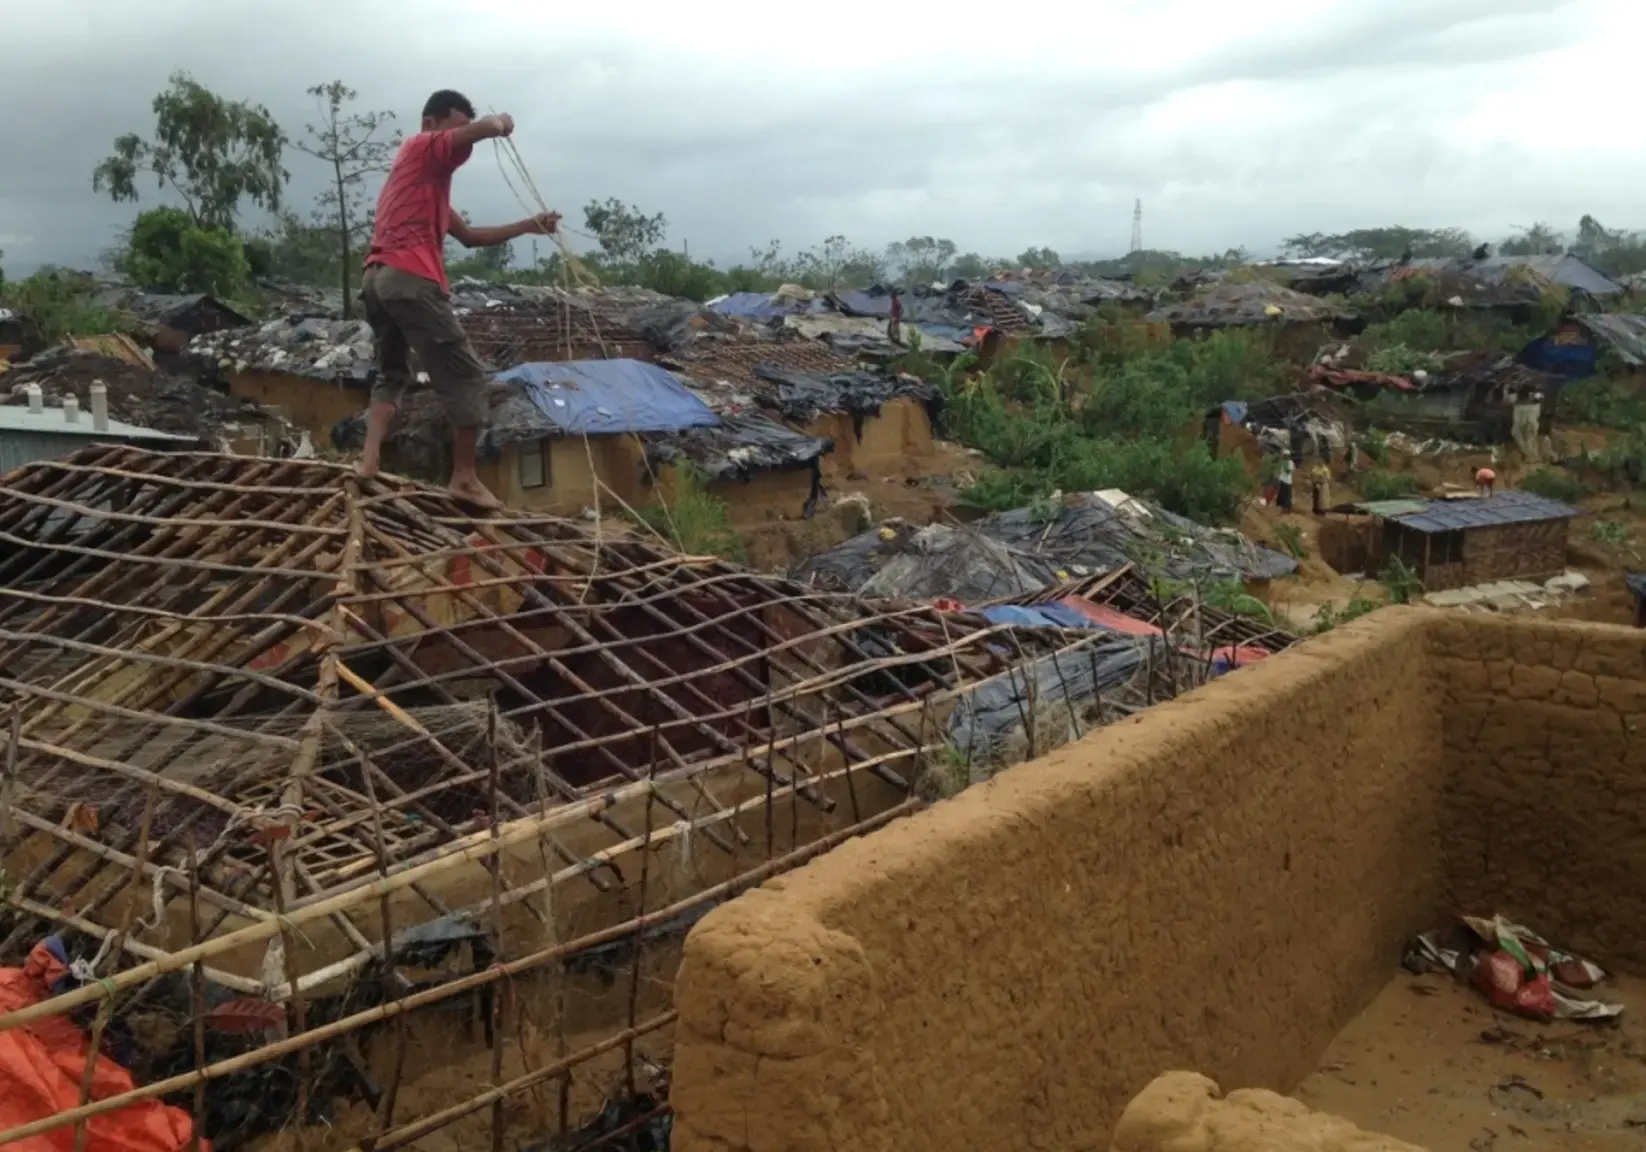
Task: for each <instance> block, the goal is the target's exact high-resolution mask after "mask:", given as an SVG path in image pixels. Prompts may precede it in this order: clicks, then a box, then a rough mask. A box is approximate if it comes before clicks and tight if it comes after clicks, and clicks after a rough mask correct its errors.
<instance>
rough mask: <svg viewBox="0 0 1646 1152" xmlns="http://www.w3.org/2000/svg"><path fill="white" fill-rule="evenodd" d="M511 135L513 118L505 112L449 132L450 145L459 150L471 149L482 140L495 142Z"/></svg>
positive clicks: (483, 117)
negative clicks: (498, 138) (500, 137)
mask: <svg viewBox="0 0 1646 1152" xmlns="http://www.w3.org/2000/svg"><path fill="white" fill-rule="evenodd" d="M513 134H514V117H513V116H510V115H509V114H508V113H506V112H505V113H503V114H502V115H499V116H482V117H480V119H478V120H471V121H470V122H469V123H467V124H465V125H463V127H461V128H453V129H452V130H451V137H452V143H453V144H455V145H456V146H457V147H459V148H472V147H473V146H474V145H476V144H478V143H480V141H482V140H495V139H497V137H499V136H512V135H513Z"/></svg>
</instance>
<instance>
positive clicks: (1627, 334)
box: [1577, 312, 1646, 368]
mask: <svg viewBox="0 0 1646 1152" xmlns="http://www.w3.org/2000/svg"><path fill="white" fill-rule="evenodd" d="M1577 320H1578V323H1579V324H1582V325H1583V326H1584V327H1585V328H1587V329H1588V330H1589V332H1590V333H1591V334H1592V335H1593V336H1594V337H1595V338H1596V339H1597V340H1600V341H1602V342H1604V343H1605V344H1607V345H1609V346H1610V347H1611V349H1612V351H1614V352H1616V353H1617V354H1618V358H1619V359H1621V360H1622V361H1623V362H1624V363H1625V364H1633V365H1634V366H1635V367H1637V368H1639V367H1643V366H1646V316H1637V315H1635V314H1634V313H1633V312H1605V313H1601V314H1599V315H1595V316H1579V317H1578V318H1577Z"/></svg>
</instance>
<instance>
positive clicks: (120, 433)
mask: <svg viewBox="0 0 1646 1152" xmlns="http://www.w3.org/2000/svg"><path fill="white" fill-rule="evenodd" d="M79 416H80V418H79V419H78V420H77V421H75V422H74V423H73V424H70V423H69V422H68V421H67V420H65V419H64V418H63V409H61V408H47V409H46V410H45V411H44V412H30V411H29V410H28V406H27V405H23V404H4V405H0V435H6V434H9V433H12V432H31V433H39V434H41V435H51V436H75V437H88V438H96V437H98V436H102V437H104V438H113V439H116V440H131V441H162V440H165V441H172V442H177V441H188V440H192V439H193V437H191V436H176V435H173V434H172V433H170V432H157V431H155V430H154V429H153V428H139V427H138V426H137V425H136V424H127V423H126V422H125V421H123V420H110V421H109V426H108V427H107V428H103V429H96V428H93V427H92V426H91V413H90V412H88V411H86V410H85V409H84V408H82V409H81V410H80V414H79Z"/></svg>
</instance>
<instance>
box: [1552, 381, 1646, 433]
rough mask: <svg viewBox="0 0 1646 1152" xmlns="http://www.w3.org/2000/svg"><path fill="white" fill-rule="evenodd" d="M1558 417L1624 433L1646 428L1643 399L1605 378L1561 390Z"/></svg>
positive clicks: (1645, 407)
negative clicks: (1624, 431)
mask: <svg viewBox="0 0 1646 1152" xmlns="http://www.w3.org/2000/svg"><path fill="white" fill-rule="evenodd" d="M1560 416H1561V419H1562V420H1563V421H1565V422H1567V423H1571V424H1591V425H1594V426H1595V427H1597V428H1612V429H1617V430H1627V429H1630V428H1636V427H1639V426H1640V425H1642V424H1646V397H1643V396H1642V395H1641V394H1640V393H1639V392H1638V391H1637V390H1636V389H1635V388H1631V387H1629V386H1628V385H1625V384H1623V383H1621V382H1620V381H1618V380H1615V379H1612V378H1611V377H1609V376H1595V377H1593V378H1591V379H1588V380H1581V381H1579V382H1578V383H1576V384H1568V385H1567V386H1566V387H1565V388H1564V389H1562V390H1561V393H1560Z"/></svg>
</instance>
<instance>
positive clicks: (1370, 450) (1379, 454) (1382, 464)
mask: <svg viewBox="0 0 1646 1152" xmlns="http://www.w3.org/2000/svg"><path fill="white" fill-rule="evenodd" d="M1360 446H1361V447H1362V448H1364V449H1365V450H1366V455H1367V456H1369V457H1371V460H1372V463H1373V464H1376V465H1377V466H1378V467H1379V468H1387V467H1388V466H1389V436H1388V434H1387V433H1386V432H1382V431H1379V430H1378V429H1376V428H1368V429H1366V432H1365V434H1364V435H1363V436H1361V438H1360Z"/></svg>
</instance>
